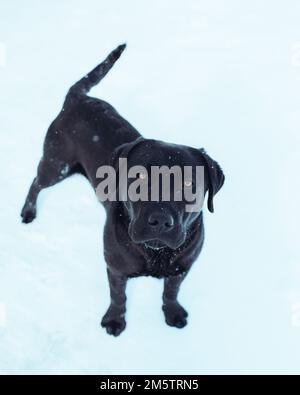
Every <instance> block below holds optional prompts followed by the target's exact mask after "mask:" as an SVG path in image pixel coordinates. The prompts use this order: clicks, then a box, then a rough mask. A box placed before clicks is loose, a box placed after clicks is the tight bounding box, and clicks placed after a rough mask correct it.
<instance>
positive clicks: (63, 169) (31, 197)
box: [21, 157, 71, 224]
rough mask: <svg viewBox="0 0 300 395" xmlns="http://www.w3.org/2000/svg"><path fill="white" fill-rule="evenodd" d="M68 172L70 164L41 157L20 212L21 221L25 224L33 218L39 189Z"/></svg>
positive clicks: (65, 175)
mask: <svg viewBox="0 0 300 395" xmlns="http://www.w3.org/2000/svg"><path fill="white" fill-rule="evenodd" d="M70 174H71V166H70V164H68V163H66V162H65V161H61V160H58V159H55V158H50V159H49V158H45V157H44V158H42V159H41V161H40V163H39V166H38V171H37V176H36V177H35V179H34V180H33V182H32V184H31V187H30V189H29V192H28V195H27V198H26V201H25V204H24V207H23V209H22V212H21V217H22V222H24V223H26V224H27V223H30V222H32V221H33V220H34V219H35V217H36V204H37V198H38V195H39V193H40V192H41V190H42V189H44V188H48V187H51V186H53V185H55V184H57V183H58V182H60V181H62V180H64V179H65V178H66V177H68V176H69V175H70Z"/></svg>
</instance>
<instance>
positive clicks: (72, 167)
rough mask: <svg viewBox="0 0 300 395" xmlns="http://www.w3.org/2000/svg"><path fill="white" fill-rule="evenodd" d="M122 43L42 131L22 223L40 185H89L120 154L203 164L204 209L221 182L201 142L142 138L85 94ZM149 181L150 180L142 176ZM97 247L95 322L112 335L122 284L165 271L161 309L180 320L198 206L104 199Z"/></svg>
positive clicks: (121, 312)
mask: <svg viewBox="0 0 300 395" xmlns="http://www.w3.org/2000/svg"><path fill="white" fill-rule="evenodd" d="M124 49H125V45H120V46H119V47H118V48H116V49H115V50H114V51H113V52H111V54H110V55H109V56H108V57H107V59H106V60H105V61H104V62H103V63H101V64H100V65H99V66H97V67H96V68H95V69H94V70H93V71H91V72H90V73H89V74H87V75H86V76H85V77H84V78H82V79H81V80H80V81H78V82H77V83H76V84H75V85H74V86H72V87H71V89H70V90H69V92H68V94H67V96H66V99H65V102H64V105H63V109H62V111H61V112H60V114H59V115H58V117H57V118H56V119H55V121H54V122H53V123H52V124H51V126H50V128H49V130H48V133H47V135H46V139H45V144H44V155H43V158H42V159H41V161H40V163H39V166H38V171H37V176H36V178H35V179H34V181H33V183H32V185H31V187H30V190H29V193H28V196H27V199H26V202H25V205H24V207H23V210H22V214H21V215H22V218H23V222H24V223H29V222H31V221H33V219H34V218H35V216H36V202H37V197H38V194H39V192H40V191H41V190H42V189H43V188H47V187H50V186H52V185H54V184H56V183H58V182H59V181H62V180H63V179H65V178H66V177H68V176H70V175H72V174H74V173H81V174H83V175H85V176H86V177H87V178H88V179H89V181H90V183H91V184H92V186H93V187H94V189H96V188H97V185H98V184H99V179H97V177H96V173H97V169H98V168H99V167H100V166H102V165H113V166H114V168H115V169H118V160H119V158H120V157H121V158H127V159H128V164H129V166H133V165H143V166H145V168H149V166H151V165H156V166H162V165H166V166H169V167H171V166H174V165H177V166H180V167H181V168H183V166H204V168H205V191H208V202H207V204H208V209H209V211H211V212H213V197H214V195H215V194H216V193H217V192H218V191H219V189H220V188H221V187H222V185H223V183H224V175H223V172H222V170H221V168H220V166H219V165H218V164H217V163H216V162H215V161H214V160H213V159H211V158H210V157H209V156H208V155H207V154H206V152H205V151H204V150H203V149H195V148H190V147H186V146H180V145H173V144H167V143H164V142H161V141H156V140H149V139H144V138H142V137H141V135H140V134H139V133H138V132H137V131H136V130H135V129H134V128H133V127H132V126H131V125H130V124H129V123H128V122H127V121H126V120H124V119H123V118H122V117H121V116H120V115H119V114H118V113H117V111H116V110H115V109H114V108H113V107H112V106H110V105H109V104H108V103H106V102H104V101H102V100H98V99H95V98H91V97H89V96H87V93H88V91H89V90H90V89H91V88H92V87H93V86H94V85H96V84H98V83H99V81H100V80H101V79H102V78H103V77H104V76H105V75H106V74H107V73H108V71H109V70H110V69H111V67H112V66H113V65H114V63H115V62H116V60H117V59H118V58H119V57H120V55H121V53H122V52H123V50H124ZM149 188H151V185H150V183H149ZM104 207H105V209H106V213H107V220H106V224H105V230H104V254H105V260H106V262H107V272H108V279H109V285H110V293H111V304H110V307H109V309H108V311H107V312H106V314H105V315H104V317H103V319H102V322H101V324H102V326H103V327H105V328H106V330H107V332H108V333H109V334H112V335H115V336H117V335H119V334H120V333H121V332H122V331H123V330H124V329H125V325H126V322H125V310H126V308H125V301H126V294H125V288H126V283H127V280H128V279H129V278H131V277H135V276H148V275H150V276H154V277H158V278H164V292H163V311H164V314H165V318H166V322H167V324H168V325H171V326H175V327H177V328H182V327H184V326H185V325H186V323H187V321H186V318H187V312H186V311H185V310H184V309H183V307H182V306H181V305H180V304H179V303H178V301H177V295H178V291H179V287H180V284H181V282H182V281H183V279H184V278H185V276H186V274H187V273H188V271H189V269H190V267H191V265H192V263H193V262H194V261H195V260H196V259H197V257H198V255H199V253H200V251H201V249H202V245H203V240H204V227H203V218H202V211H201V209H200V210H199V211H198V212H186V210H185V202H183V201H181V202H180V201H175V200H174V199H173V200H172V201H168V202H165V201H156V202H153V201H151V202H145V201H137V202H133V201H130V200H129V201H124V202H123V201H114V202H111V201H106V202H105V203H104Z"/></svg>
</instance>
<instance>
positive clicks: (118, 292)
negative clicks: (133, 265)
mask: <svg viewBox="0 0 300 395" xmlns="http://www.w3.org/2000/svg"><path fill="white" fill-rule="evenodd" d="M107 275H108V281H109V288H110V298H111V302H110V306H109V308H108V310H107V312H106V314H105V315H104V317H103V318H102V321H101V325H102V326H103V327H104V328H106V331H107V333H109V334H110V335H114V336H119V334H120V333H121V332H122V331H123V330H124V329H125V326H126V321H125V312H126V293H125V291H126V283H127V277H125V276H121V275H117V274H115V273H112V272H111V271H110V270H109V269H108V270H107Z"/></svg>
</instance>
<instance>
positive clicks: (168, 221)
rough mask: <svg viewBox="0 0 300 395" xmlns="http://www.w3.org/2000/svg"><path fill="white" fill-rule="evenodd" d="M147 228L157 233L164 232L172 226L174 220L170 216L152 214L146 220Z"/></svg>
mask: <svg viewBox="0 0 300 395" xmlns="http://www.w3.org/2000/svg"><path fill="white" fill-rule="evenodd" d="M148 224H149V226H150V227H151V228H152V229H153V230H155V231H157V232H159V233H160V232H166V231H168V230H169V229H171V228H173V226H174V218H173V217H172V215H171V214H166V213H153V214H150V216H149V218H148Z"/></svg>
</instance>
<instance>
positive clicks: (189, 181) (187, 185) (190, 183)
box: [184, 180, 193, 188]
mask: <svg viewBox="0 0 300 395" xmlns="http://www.w3.org/2000/svg"><path fill="white" fill-rule="evenodd" d="M184 186H185V187H187V188H191V187H192V186H193V181H191V180H185V181H184Z"/></svg>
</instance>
